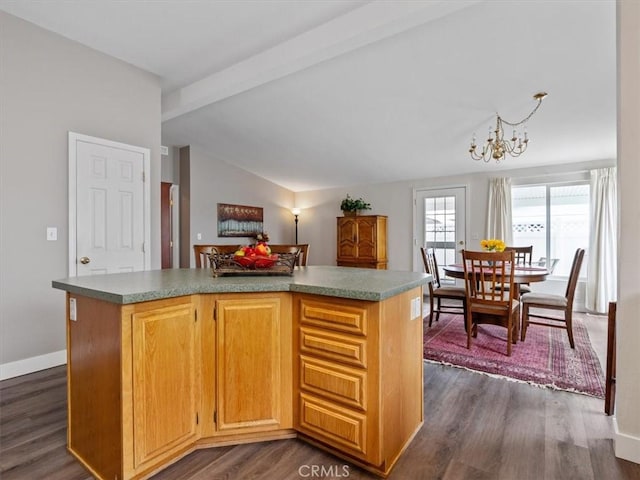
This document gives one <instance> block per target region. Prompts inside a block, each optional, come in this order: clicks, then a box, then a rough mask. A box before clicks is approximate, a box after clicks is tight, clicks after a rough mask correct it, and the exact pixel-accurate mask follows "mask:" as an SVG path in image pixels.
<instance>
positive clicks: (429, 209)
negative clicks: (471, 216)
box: [424, 195, 457, 283]
mask: <svg viewBox="0 0 640 480" xmlns="http://www.w3.org/2000/svg"><path fill="white" fill-rule="evenodd" d="M424 202H425V204H424V212H425V219H424V227H425V232H424V239H425V248H433V249H434V251H435V254H436V260H437V262H438V269H439V270H440V272H439V273H440V280H441V281H442V282H443V283H446V278H445V275H444V272H443V271H442V266H443V265H448V264H451V263H455V258H456V233H457V232H456V198H455V196H453V195H451V196H443V197H429V198H425V200H424ZM452 283H453V281H452Z"/></svg>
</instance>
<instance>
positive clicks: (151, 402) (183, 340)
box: [132, 302, 200, 469]
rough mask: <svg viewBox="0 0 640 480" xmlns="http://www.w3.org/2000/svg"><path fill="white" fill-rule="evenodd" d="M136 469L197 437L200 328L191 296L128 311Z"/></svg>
mask: <svg viewBox="0 0 640 480" xmlns="http://www.w3.org/2000/svg"><path fill="white" fill-rule="evenodd" d="M132 337H133V338H132V340H133V341H132V348H133V391H132V400H133V402H132V406H133V412H132V413H133V425H134V429H133V443H134V451H135V458H134V469H139V468H140V467H141V466H143V465H144V464H145V463H147V462H150V461H153V460H154V459H155V458H156V457H158V456H159V455H162V454H167V453H171V452H174V451H177V450H180V449H182V448H184V447H186V446H190V445H191V444H193V442H194V441H195V440H196V438H197V428H196V427H197V424H198V422H199V419H198V405H197V398H199V395H197V392H196V390H197V383H196V380H197V371H198V367H199V365H198V364H199V359H198V355H197V348H198V342H199V341H200V337H199V335H198V328H197V324H196V318H195V308H194V306H193V305H192V304H191V302H186V303H180V304H178V305H170V306H164V307H159V308H154V309H153V310H149V311H144V312H136V313H133V314H132Z"/></svg>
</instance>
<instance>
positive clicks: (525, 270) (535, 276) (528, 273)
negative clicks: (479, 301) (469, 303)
mask: <svg viewBox="0 0 640 480" xmlns="http://www.w3.org/2000/svg"><path fill="white" fill-rule="evenodd" d="M442 269H443V270H444V273H445V274H446V275H447V276H448V277H452V278H461V279H464V265H462V264H461V263H456V264H452V265H446V266H444V267H442ZM489 275H490V271H489V270H487V276H489ZM549 275H550V272H549V270H547V269H546V268H544V267H532V266H531V267H530V266H528V265H517V266H516V271H515V272H514V274H513V286H514V288H513V298H516V299H518V298H520V285H522V284H529V283H536V282H544V281H545V280H546V279H547V276H549Z"/></svg>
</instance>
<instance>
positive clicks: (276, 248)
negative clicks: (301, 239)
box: [269, 243, 309, 267]
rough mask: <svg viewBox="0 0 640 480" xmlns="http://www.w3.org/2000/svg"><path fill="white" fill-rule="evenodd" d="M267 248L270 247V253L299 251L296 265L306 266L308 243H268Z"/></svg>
mask: <svg viewBox="0 0 640 480" xmlns="http://www.w3.org/2000/svg"><path fill="white" fill-rule="evenodd" d="M269 248H270V249H271V253H296V252H297V251H299V252H300V253H299V255H298V261H297V262H296V265H298V266H299V267H306V266H307V261H308V259H309V244H308V243H299V244H273V243H270V244H269Z"/></svg>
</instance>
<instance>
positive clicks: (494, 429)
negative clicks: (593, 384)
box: [0, 363, 640, 480]
mask: <svg viewBox="0 0 640 480" xmlns="http://www.w3.org/2000/svg"><path fill="white" fill-rule="evenodd" d="M65 375H66V371H65V367H64V366H62V367H56V368H52V369H49V370H44V371H42V372H36V373H33V374H30V375H25V376H22V377H18V378H14V379H9V380H5V381H3V382H0V478H1V479H2V480H32V479H47V480H89V479H92V478H93V477H92V476H91V475H90V474H89V473H88V472H87V471H86V470H85V469H84V468H83V467H82V466H81V465H80V464H79V463H78V462H76V461H75V460H74V459H73V458H72V457H71V455H69V454H68V453H67V451H66V446H65V444H66V380H65ZM424 379H425V382H424V388H425V424H424V427H423V428H422V429H421V431H420V432H419V433H418V435H417V436H416V438H415V439H414V441H413V442H412V443H411V445H410V446H409V447H408V449H407V451H406V452H405V454H404V455H403V456H402V457H401V458H400V460H399V461H398V463H397V465H396V467H395V469H394V470H393V471H392V473H391V475H390V477H389V478H390V479H391V480H431V479H442V480H458V479H463V480H467V479H469V480H474V479H476V480H495V479H498V480H516V479H518V480H527V479H531V480H534V479H535V480H540V479H548V480H559V479H563V480H566V479H580V480H591V479H593V480H600V479H607V480H638V479H640V465H637V464H634V463H631V462H627V461H625V460H620V459H617V458H615V456H614V453H613V441H612V437H613V432H612V420H611V417H607V416H606V415H605V414H604V410H603V408H604V405H603V401H602V400H598V399H595V398H592V397H588V396H585V395H579V394H574V393H569V392H560V391H554V390H550V389H544V388H538V387H534V386H531V385H527V384H523V383H517V382H510V381H507V380H502V379H497V378H492V377H489V376H486V375H481V374H477V373H473V372H469V371H466V370H462V369H458V368H453V367H447V366H442V365H435V364H429V363H427V364H425V369H424ZM152 478H153V480H217V479H225V480H235V479H238V480H246V479H269V480H272V479H277V480H295V479H297V480H300V479H303V478H313V479H316V478H323V479H344V478H349V479H357V480H364V479H367V480H372V479H375V478H377V477H375V476H374V475H372V474H370V473H367V472H365V471H363V470H361V469H359V468H357V467H354V466H351V465H349V464H346V463H345V462H344V461H343V460H340V459H338V458H336V457H333V456H331V455H329V454H327V453H324V452H322V451H319V450H317V449H315V448H313V447H311V446H309V445H307V444H305V443H304V442H302V441H299V440H282V441H273V442H266V443H261V444H249V445H238V446H230V447H220V448H213V449H207V450H199V451H196V452H194V453H192V454H190V455H188V456H187V457H185V458H184V459H182V460H181V461H179V462H178V463H176V464H174V465H172V466H170V467H169V468H167V469H166V470H164V471H162V472H160V473H158V474H156V475H155V476H154V477H152Z"/></svg>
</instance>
